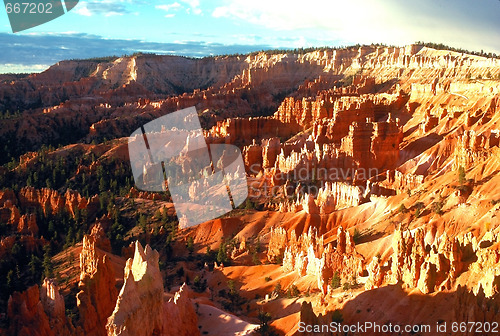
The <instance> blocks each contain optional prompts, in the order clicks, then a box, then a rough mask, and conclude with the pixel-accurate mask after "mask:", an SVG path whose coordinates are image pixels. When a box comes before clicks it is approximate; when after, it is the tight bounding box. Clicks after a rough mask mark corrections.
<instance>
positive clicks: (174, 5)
mask: <svg viewBox="0 0 500 336" xmlns="http://www.w3.org/2000/svg"><path fill="white" fill-rule="evenodd" d="M181 7H182V6H181V4H180V3H178V2H174V3H172V4H169V5H157V6H155V8H156V9H161V10H164V11H165V12H168V11H170V10H177V9H179V8H181Z"/></svg>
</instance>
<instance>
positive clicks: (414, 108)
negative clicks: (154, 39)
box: [0, 44, 500, 336]
mask: <svg viewBox="0 0 500 336" xmlns="http://www.w3.org/2000/svg"><path fill="white" fill-rule="evenodd" d="M191 106H194V107H195V108H196V110H197V112H198V117H199V119H200V122H201V126H202V127H203V134H204V137H205V141H206V143H207V144H209V145H210V144H231V145H235V146H237V147H238V148H239V149H240V150H241V153H242V157H243V162H244V164H245V169H242V171H241V172H240V173H241V174H243V175H245V174H244V173H246V178H247V181H248V194H249V197H248V199H247V200H246V202H244V203H243V204H242V205H241V206H239V207H237V208H236V209H234V210H233V211H232V212H230V213H228V214H226V215H223V216H221V217H219V218H217V219H213V220H210V221H207V222H204V223H202V224H200V225H197V226H195V227H185V226H183V225H182V223H181V224H179V219H178V218H177V217H176V211H175V204H174V203H173V201H172V197H171V196H170V194H169V192H168V188H167V190H166V191H165V192H150V191H143V190H140V189H139V188H138V187H137V186H136V185H135V184H134V180H133V176H132V173H131V170H130V163H129V152H128V136H129V135H130V134H131V133H132V132H133V131H134V130H135V129H137V128H139V127H141V126H142V125H144V124H145V123H147V122H149V121H152V120H154V119H156V118H159V117H161V116H164V115H166V114H169V113H172V112H175V111H177V110H180V109H183V108H187V107H191ZM6 110H9V111H17V110H19V114H16V115H10V116H9V117H5V118H2V119H0V123H1V127H0V139H1V140H2V146H0V147H3V148H0V150H1V153H2V155H1V158H2V160H3V161H2V162H1V163H2V164H3V166H1V167H0V187H1V190H0V224H1V226H0V258H1V259H2V264H1V265H0V266H1V271H2V272H0V273H2V274H1V275H0V286H1V287H0V291H1V292H2V293H3V294H2V295H1V297H0V334H6V335H18V334H22V335H97V336H100V335H236V334H237V335H252V334H265V332H266V330H267V331H269V330H272V331H273V332H274V333H275V334H279V335H299V334H300V332H299V330H298V326H299V323H300V322H304V323H308V324H318V323H320V324H321V323H329V322H331V321H341V322H343V323H345V324H355V323H357V322H358V321H372V322H377V323H379V324H385V323H389V322H390V323H392V324H400V325H403V324H415V325H417V324H418V325H422V324H430V325H433V326H435V325H436V324H443V323H447V324H448V325H451V323H452V322H467V321H475V322H482V323H494V322H496V323H499V322H500V321H498V316H499V314H498V312H499V310H500V306H499V304H498V299H499V295H500V293H499V292H500V249H499V247H500V228H499V220H498V211H499V209H500V204H499V203H500V191H498V190H499V189H498V185H500V177H499V174H498V171H499V170H500V59H498V58H493V57H483V56H477V55H472V54H468V53H465V52H464V53H459V52H455V51H450V50H437V49H433V48H431V47H429V46H425V45H418V44H414V45H409V46H405V47H385V46H378V45H369V46H356V47H347V48H319V49H317V50H312V51H307V52H306V51H296V52H285V51H283V52H281V51H272V52H265V51H263V52H258V53H252V54H248V55H233V56H217V57H206V58H200V59H191V58H185V57H175V56H158V55H149V54H148V55H134V56H124V57H119V58H109V59H103V60H81V61H62V62H59V63H58V64H55V65H54V66H52V67H50V68H49V69H47V70H46V71H44V72H42V73H40V74H32V75H29V76H25V77H20V78H14V77H13V78H12V79H9V80H5V81H2V82H0V111H2V116H3V115H4V114H3V111H6ZM213 166H214V167H215V166H217V162H214V164H213ZM186 167H189V162H188V163H186V165H185V166H183V168H185V169H188V168H186ZM218 168H220V167H218ZM243 170H245V172H243ZM197 188H198V189H196V190H195V191H196V192H197V193H198V192H200V190H202V189H203V188H202V187H200V185H198V186H197ZM448 331H449V332H448V333H447V334H449V335H452V334H453V333H452V332H451V331H450V330H448ZM324 334H325V335H330V334H335V333H324ZM469 334H471V335H472V334H474V333H469ZM315 335H320V334H315ZM394 335H396V333H394Z"/></svg>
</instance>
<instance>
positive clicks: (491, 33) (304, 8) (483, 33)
mask: <svg viewBox="0 0 500 336" xmlns="http://www.w3.org/2000/svg"><path fill="white" fill-rule="evenodd" d="M490 7H500V2H498V1H497V2H496V4H492V5H490ZM488 12H490V13H491V12H494V10H493V9H492V8H490V9H489V10H488V9H486V8H484V7H483V8H481V6H477V5H476V4H475V3H474V2H471V1H470V0H441V1H435V0H421V1H420V2H414V1H410V0H386V1H384V2H375V1H373V0H350V1H345V0H329V1H322V0H308V1H303V0H300V1H298V0H253V1H248V0H225V1H224V2H223V4H222V5H220V6H218V7H216V8H214V10H213V11H212V16H213V17H215V18H229V19H233V20H235V21H236V22H239V21H241V22H244V23H252V24H254V25H256V26H259V27H265V28H267V29H271V30H275V31H290V32H294V33H295V32H296V33H297V36H304V37H305V38H307V40H313V39H315V38H316V37H318V36H319V35H321V36H319V37H320V38H322V39H323V38H324V37H327V36H329V37H330V40H336V41H339V40H340V41H342V42H341V43H343V44H351V43H352V44H354V43H372V42H383V43H386V44H396V45H404V44H409V43H413V42H415V41H418V40H424V41H433V42H442V43H446V44H451V45H454V46H459V47H465V48H469V49H481V48H483V47H484V49H497V50H498V45H499V44H498V43H496V48H495V47H494V46H493V45H494V44H495V43H492V41H498V40H499V38H498V37H499V35H500V30H498V27H499V24H498V20H497V19H495V18H493V17H492V14H490V15H489V14H488ZM487 16H489V17H488V18H486V17H487ZM495 28H496V29H495ZM306 42H307V41H306ZM488 46H491V47H493V48H488Z"/></svg>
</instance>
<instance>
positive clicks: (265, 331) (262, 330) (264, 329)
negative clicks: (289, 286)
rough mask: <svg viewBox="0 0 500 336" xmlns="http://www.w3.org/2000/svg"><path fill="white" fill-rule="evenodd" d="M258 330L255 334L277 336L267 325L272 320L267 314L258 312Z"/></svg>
mask: <svg viewBox="0 0 500 336" xmlns="http://www.w3.org/2000/svg"><path fill="white" fill-rule="evenodd" d="M258 317H259V325H260V326H259V328H258V329H257V333H258V334H259V335H263V336H278V333H277V332H276V331H275V330H274V329H273V328H272V327H271V326H270V325H269V322H271V320H272V319H273V318H272V316H271V314H270V313H269V312H265V311H262V310H260V311H259V316H258Z"/></svg>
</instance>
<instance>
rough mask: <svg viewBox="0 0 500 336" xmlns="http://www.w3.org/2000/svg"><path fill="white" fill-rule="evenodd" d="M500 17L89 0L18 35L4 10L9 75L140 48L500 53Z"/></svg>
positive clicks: (398, 0) (1, 32) (458, 7)
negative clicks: (436, 46)
mask: <svg viewBox="0 0 500 336" xmlns="http://www.w3.org/2000/svg"><path fill="white" fill-rule="evenodd" d="M27 1H28V0H27ZM499 14H500V1H499V0H419V1H415V0H412V1H410V0H347V1H346V0H301V1H296V0H287V1H285V0H170V1H168V0H167V1H165V0H149V1H148V0H96V1H93V0H89V1H86V0H80V2H79V3H78V5H77V6H76V7H75V8H74V9H73V10H71V11H69V12H67V13H66V14H65V15H63V16H61V17H59V18H56V19H55V20H53V21H50V22H48V23H46V24H43V25H40V26H37V27H34V28H31V29H29V30H25V31H23V32H19V33H15V34H14V33H12V29H11V27H10V24H9V19H8V16H7V13H6V10H5V8H0V73H8V72H13V73H16V72H39V71H43V70H44V69H46V68H47V67H48V66H50V65H52V64H54V63H56V62H58V61H60V60H64V59H74V58H89V57H100V56H110V55H117V56H121V55H125V54H132V53H134V52H139V51H142V52H153V53H158V54H177V55H185V56H194V57H202V56H209V55H220V54H231V53H237V52H238V53H247V52H251V51H256V50H262V49H274V48H286V49H293V48H297V47H318V46H342V45H353V44H358V43H359V44H370V43H384V44H388V45H400V46H403V45H407V44H411V43H414V42H416V41H425V42H436V43H444V44H447V45H450V46H453V47H460V48H465V49H469V50H477V51H480V50H484V51H486V52H494V53H497V54H500V20H499V19H498V17H499Z"/></svg>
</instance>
